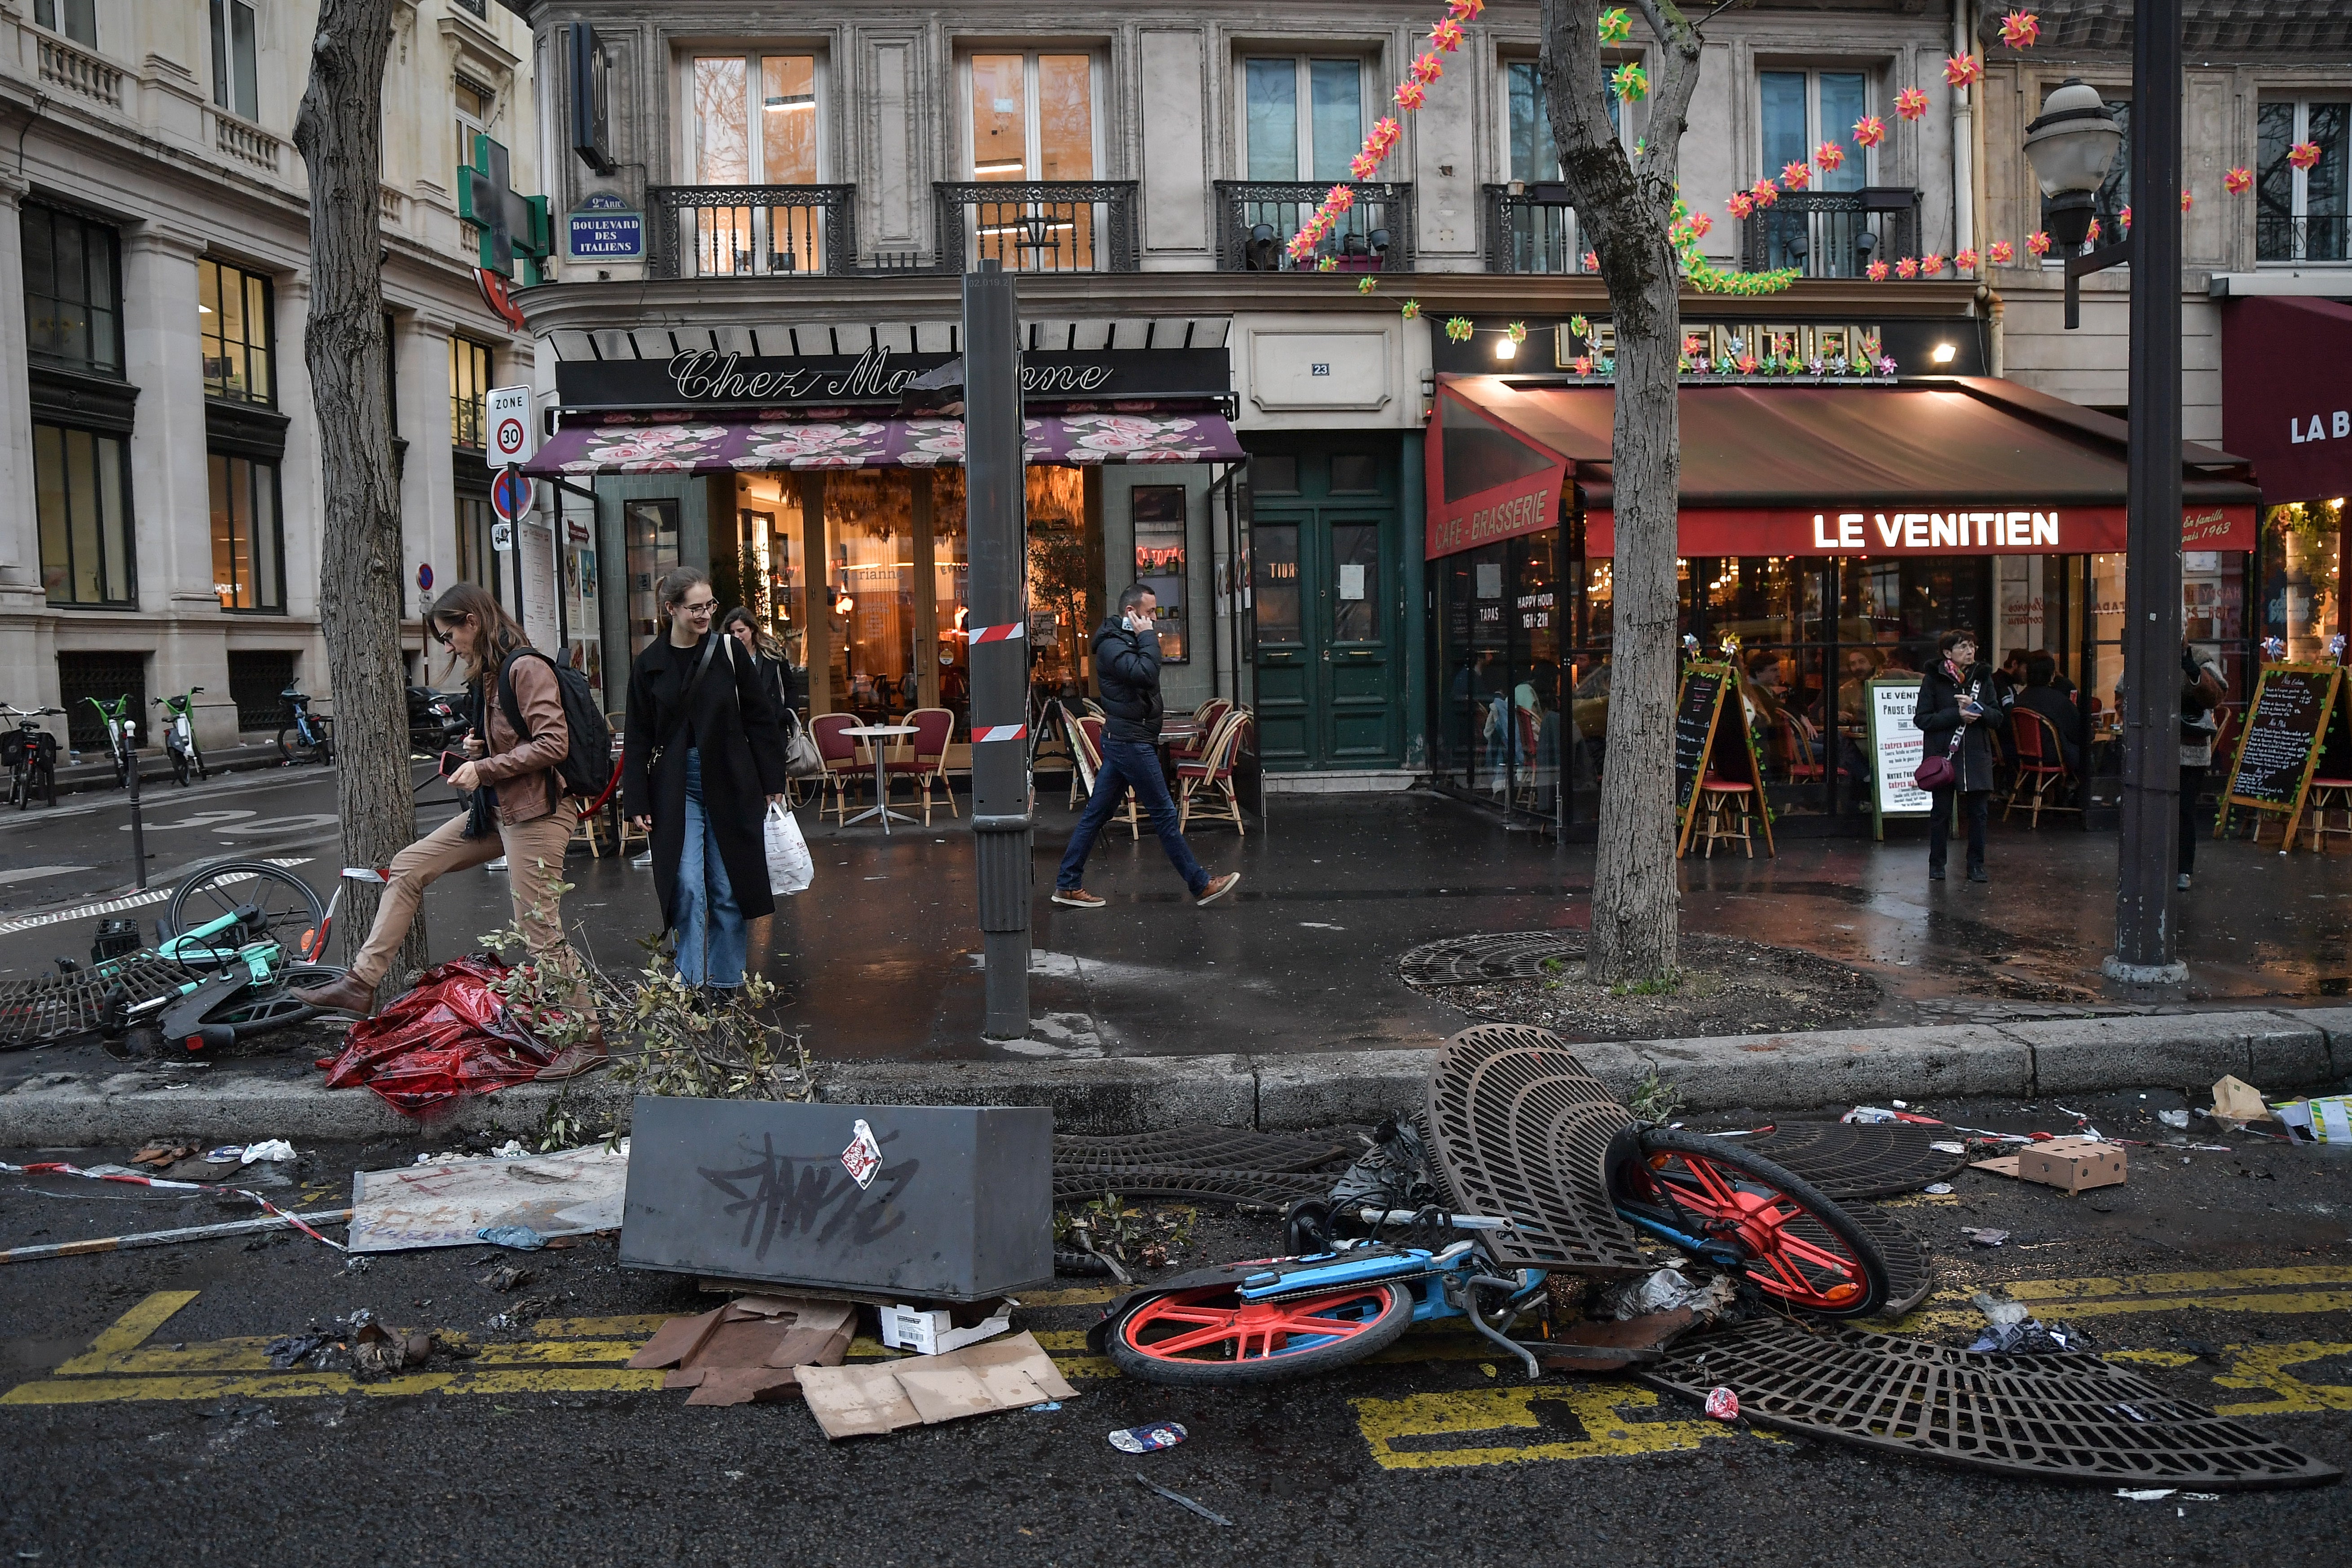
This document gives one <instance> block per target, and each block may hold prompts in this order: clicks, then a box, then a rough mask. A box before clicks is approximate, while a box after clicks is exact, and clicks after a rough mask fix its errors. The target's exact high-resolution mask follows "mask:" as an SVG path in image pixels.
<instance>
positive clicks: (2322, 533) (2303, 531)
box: [2262, 497, 2346, 664]
mask: <svg viewBox="0 0 2352 1568" xmlns="http://www.w3.org/2000/svg"><path fill="white" fill-rule="evenodd" d="M2343 542H2344V500H2343V499H2342V498H2340V497H2339V498H2337V499H2336V500H2315V501H2305V502H2302V503H2300V504H2298V505H2294V506H2279V507H2273V508H2271V509H2270V511H2269V514H2268V515H2267V516H2266V517H2265V518H2264V519H2263V629H2262V635H2263V637H2277V638H2278V639H2279V640H2281V641H2282V642H2284V643H2285V644H2286V657H2287V658H2288V659H2289V660H2290V661H2292V662H2295V663H2303V664H2307V663H2310V662H2312V661H2314V660H2315V659H2318V658H2321V657H2323V656H2324V655H2325V654H2326V650H2327V639H2328V638H2329V637H2334V636H2336V634H2337V633H2338V632H2341V631H2343V630H2344V629H2345V626H2346V621H2345V615H2344V597H2343V576H2342V566H2343Z"/></svg>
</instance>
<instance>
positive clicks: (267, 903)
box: [157, 860, 327, 961]
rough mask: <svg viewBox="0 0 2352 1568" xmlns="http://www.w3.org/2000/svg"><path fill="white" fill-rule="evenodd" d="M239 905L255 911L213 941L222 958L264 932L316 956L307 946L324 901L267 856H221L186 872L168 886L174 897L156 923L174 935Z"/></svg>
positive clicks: (302, 955) (313, 940)
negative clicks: (173, 885)
mask: <svg viewBox="0 0 2352 1568" xmlns="http://www.w3.org/2000/svg"><path fill="white" fill-rule="evenodd" d="M239 910H252V911H253V914H252V916H251V917H250V919H249V920H248V921H247V925H246V927H245V929H243V930H242V931H238V932H236V933H235V934H234V935H232V934H231V933H227V932H224V933H223V935H222V937H221V939H220V941H219V942H218V944H217V945H218V947H219V949H220V952H221V956H222V959H223V960H224V961H225V960H226V957H227V956H228V955H229V954H231V953H233V952H235V951H236V948H237V947H239V946H240V945H242V944H243V943H245V942H257V941H259V940H260V939H261V938H262V937H264V936H272V937H276V938H277V939H278V942H279V944H280V945H282V946H283V947H284V948H285V949H286V951H287V952H288V953H289V955H291V956H293V957H295V958H298V959H313V958H316V957H317V956H318V954H317V953H315V952H311V948H312V947H313V946H315V945H316V944H317V942H318V939H319V928H320V925H321V924H323V923H324V922H325V921H326V918H327V907H326V905H325V904H323V903H321V902H320V900H319V895H318V893H317V892H316V891H314V890H313V889H311V887H310V883H308V882H306V881H304V880H302V879H301V878H299V877H297V876H296V875H294V874H293V873H292V872H291V871H289V870H286V869H284V868H281V867H278V866H272V865H269V864H268V863H267V862H266V861H260V860H224V861H222V862H220V863H219V864H217V865H213V866H205V867H200V868H197V869H196V870H194V871H192V872H190V873H189V874H188V875H187V876H186V877H185V878H184V879H182V881H181V883H180V885H179V886H178V887H176V888H174V889H172V901H171V902H170V903H169V904H167V905H166V906H164V910H163V920H162V921H159V922H157V923H158V924H159V925H161V926H162V927H163V932H164V934H165V936H166V937H170V936H176V935H178V934H179V933H180V932H182V931H194V930H195V929H196V928H197V927H199V926H203V925H206V924H209V923H210V922H211V921H216V920H218V919H220V918H221V917H222V916H224V915H230V914H236V913H237V912H238V911H239ZM208 940H209V939H208Z"/></svg>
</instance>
